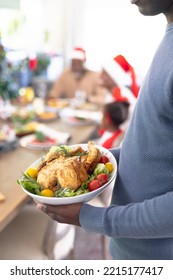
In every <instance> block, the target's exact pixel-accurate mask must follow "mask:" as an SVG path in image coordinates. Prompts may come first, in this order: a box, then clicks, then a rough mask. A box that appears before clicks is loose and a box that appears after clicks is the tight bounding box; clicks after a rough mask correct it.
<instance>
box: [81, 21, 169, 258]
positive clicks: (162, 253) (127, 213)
mask: <svg viewBox="0 0 173 280" xmlns="http://www.w3.org/2000/svg"><path fill="white" fill-rule="evenodd" d="M144 55H145V54H144ZM112 152H113V154H114V155H115V157H116V159H117V161H118V176H117V180H116V183H115V186H114V190H113V195H112V204H111V205H110V206H109V207H108V208H98V207H93V206H90V205H88V204H84V205H83V206H82V208H81V211H80V223H81V226H82V227H83V228H84V229H85V230H86V231H90V232H97V233H100V234H106V235H108V236H110V237H111V241H110V252H111V255H112V257H113V259H126V260H128V259H129V260H130V259H131V260H133V259H138V260H140V259H144V260H147V259H148V260H149V259H153V260H157V259H173V24H169V25H167V28H166V32H165V36H164V38H163V40H162V41H161V43H160V45H159V47H158V50H157V52H156V54H155V56H154V58H153V61H152V64H151V67H150V69H149V71H148V73H147V76H146V79H145V81H144V83H143V85H142V87H141V91H140V94H139V98H138V102H137V105H136V108H135V111H134V114H133V118H132V121H131V124H130V127H129V129H128V131H127V133H126V136H125V139H124V141H123V145H122V147H121V150H112Z"/></svg>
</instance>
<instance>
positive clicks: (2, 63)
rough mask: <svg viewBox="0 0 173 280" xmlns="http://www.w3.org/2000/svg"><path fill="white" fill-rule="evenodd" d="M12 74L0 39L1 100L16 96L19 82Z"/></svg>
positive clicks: (10, 65)
mask: <svg viewBox="0 0 173 280" xmlns="http://www.w3.org/2000/svg"><path fill="white" fill-rule="evenodd" d="M13 74H14V69H13V67H12V64H10V63H9V62H8V60H7V59H6V50H5V48H4V46H3V45H2V43H1V40H0V96H1V97H2V99H3V100H8V99H14V98H16V97H17V96H18V91H19V84H18V81H17V79H16V77H15V75H13Z"/></svg>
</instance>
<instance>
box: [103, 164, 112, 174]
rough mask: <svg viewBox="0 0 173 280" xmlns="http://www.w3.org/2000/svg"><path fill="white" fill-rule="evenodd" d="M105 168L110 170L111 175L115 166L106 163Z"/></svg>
mask: <svg viewBox="0 0 173 280" xmlns="http://www.w3.org/2000/svg"><path fill="white" fill-rule="evenodd" d="M105 166H106V168H107V169H108V170H109V173H111V172H112V171H113V170H114V166H113V164H112V163H111V162H106V163H105Z"/></svg>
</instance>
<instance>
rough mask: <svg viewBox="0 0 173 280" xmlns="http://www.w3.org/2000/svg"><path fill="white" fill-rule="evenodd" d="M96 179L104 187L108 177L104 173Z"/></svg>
mask: <svg viewBox="0 0 173 280" xmlns="http://www.w3.org/2000/svg"><path fill="white" fill-rule="evenodd" d="M96 179H97V180H98V181H99V182H100V184H101V185H104V184H106V183H107V181H108V175H107V174H105V173H101V174H98V175H97V176H96Z"/></svg>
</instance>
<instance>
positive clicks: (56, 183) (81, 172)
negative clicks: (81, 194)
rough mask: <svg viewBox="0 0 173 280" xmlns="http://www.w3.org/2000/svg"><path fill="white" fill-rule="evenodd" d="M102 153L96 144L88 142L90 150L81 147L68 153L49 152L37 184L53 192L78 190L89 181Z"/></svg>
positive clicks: (41, 167)
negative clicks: (66, 189) (89, 176)
mask: <svg viewBox="0 0 173 280" xmlns="http://www.w3.org/2000/svg"><path fill="white" fill-rule="evenodd" d="M100 158H101V152H100V151H99V149H98V148H97V147H96V146H95V144H94V142H92V141H89V142H88V150H87V151H84V150H83V149H82V148H81V147H80V146H79V147H77V148H75V149H73V150H70V151H69V152H68V153H65V152H63V150H62V151H58V152H51V151H50V152H48V153H47V155H46V157H45V159H44V161H43V162H42V163H41V164H40V166H39V167H38V170H39V172H38V176H37V182H38V183H39V184H40V185H42V187H43V188H44V189H46V188H49V189H51V190H52V191H56V190H58V189H59V188H60V187H61V188H69V189H72V190H76V189H78V188H79V187H80V186H81V184H82V183H83V182H85V181H87V179H88V175H89V174H91V173H92V172H93V170H94V168H95V166H96V165H97V164H98V163H99V160H100Z"/></svg>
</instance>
